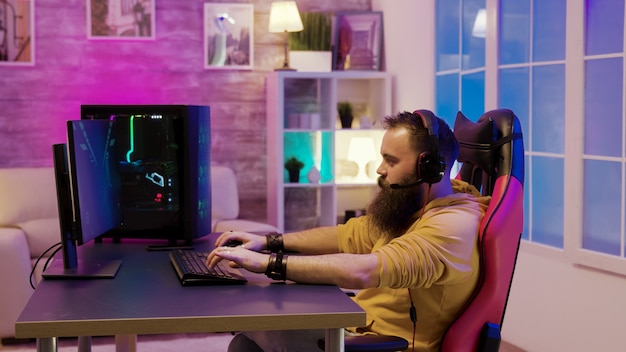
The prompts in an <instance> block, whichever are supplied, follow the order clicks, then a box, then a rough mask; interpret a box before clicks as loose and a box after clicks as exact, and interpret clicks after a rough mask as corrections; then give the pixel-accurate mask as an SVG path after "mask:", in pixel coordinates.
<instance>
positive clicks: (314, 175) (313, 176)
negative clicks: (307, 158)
mask: <svg viewBox="0 0 626 352" xmlns="http://www.w3.org/2000/svg"><path fill="white" fill-rule="evenodd" d="M306 177H307V178H308V179H309V182H310V183H318V182H320V179H321V178H322V176H321V175H320V170H318V169H317V168H316V167H315V166H312V167H311V170H309V172H308V173H307V174H306Z"/></svg>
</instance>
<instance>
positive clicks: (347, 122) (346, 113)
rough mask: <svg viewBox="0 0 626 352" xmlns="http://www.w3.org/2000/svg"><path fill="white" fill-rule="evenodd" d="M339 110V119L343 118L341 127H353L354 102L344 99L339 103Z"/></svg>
mask: <svg viewBox="0 0 626 352" xmlns="http://www.w3.org/2000/svg"><path fill="white" fill-rule="evenodd" d="M337 112H338V113H339V120H341V128H352V119H353V118H354V116H353V115H352V104H350V103H349V102H347V101H342V102H340V103H339V104H337Z"/></svg>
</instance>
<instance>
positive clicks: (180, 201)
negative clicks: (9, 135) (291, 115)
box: [43, 105, 211, 278]
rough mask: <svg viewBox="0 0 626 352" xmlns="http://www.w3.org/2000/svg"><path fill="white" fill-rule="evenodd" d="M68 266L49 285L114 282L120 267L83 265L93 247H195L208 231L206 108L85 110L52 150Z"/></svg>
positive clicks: (59, 266) (48, 273)
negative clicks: (131, 241) (82, 252)
mask: <svg viewBox="0 0 626 352" xmlns="http://www.w3.org/2000/svg"><path fill="white" fill-rule="evenodd" d="M52 149H53V159H54V170H55V182H56V191H57V202H58V209H59V220H60V231H61V246H62V252H63V262H62V263H59V261H58V260H57V261H55V262H53V263H52V265H51V266H50V267H48V268H47V269H46V270H45V272H44V273H43V276H44V277H45V278H68V277H69V278H72V277H80V278H86V277H96V278H111V277H114V276H115V275H116V273H117V270H118V268H119V266H120V264H121V263H120V262H119V261H110V262H106V263H103V262H100V261H98V260H92V259H90V258H78V254H77V251H78V248H77V247H78V246H81V245H83V244H85V243H87V242H90V241H92V240H95V241H100V240H101V239H102V238H111V239H113V241H118V240H121V239H124V238H136V239H137V238H138V239H160V240H166V241H167V243H168V246H175V245H177V244H179V243H182V244H183V245H190V244H191V243H192V241H193V240H194V239H196V238H198V237H201V236H204V235H207V234H209V233H210V232H211V178H210V176H211V175H210V163H211V138H210V111H209V107H207V106H191V105H83V106H81V116H80V120H70V121H67V142H66V143H62V144H55V145H53V148H52Z"/></svg>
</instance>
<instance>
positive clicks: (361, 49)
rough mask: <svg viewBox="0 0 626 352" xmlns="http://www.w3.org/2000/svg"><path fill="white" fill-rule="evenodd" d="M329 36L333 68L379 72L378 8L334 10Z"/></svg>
mask: <svg viewBox="0 0 626 352" xmlns="http://www.w3.org/2000/svg"><path fill="white" fill-rule="evenodd" d="M333 38H334V46H333V70H335V71H344V70H355V71H380V61H381V48H382V39H383V13H382V11H361V12H339V13H337V15H336V18H335V25H334V35H333Z"/></svg>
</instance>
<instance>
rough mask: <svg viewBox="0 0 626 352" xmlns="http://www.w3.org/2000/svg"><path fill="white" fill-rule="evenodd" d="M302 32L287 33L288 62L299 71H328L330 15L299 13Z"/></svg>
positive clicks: (330, 30)
mask: <svg viewBox="0 0 626 352" xmlns="http://www.w3.org/2000/svg"><path fill="white" fill-rule="evenodd" d="M300 17H301V18H302V25H303V27H304V30H303V31H300V32H290V33H289V60H290V62H291V64H292V67H294V68H296V69H297V70H299V71H330V70H331V67H332V61H333V60H332V51H331V50H332V47H331V43H330V42H331V32H332V15H331V14H330V13H322V12H301V13H300Z"/></svg>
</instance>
